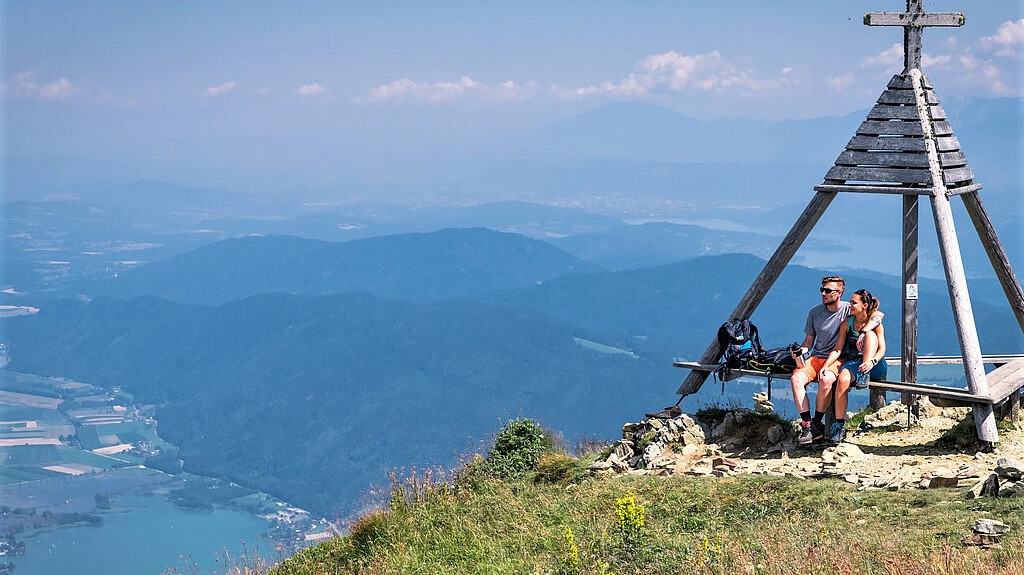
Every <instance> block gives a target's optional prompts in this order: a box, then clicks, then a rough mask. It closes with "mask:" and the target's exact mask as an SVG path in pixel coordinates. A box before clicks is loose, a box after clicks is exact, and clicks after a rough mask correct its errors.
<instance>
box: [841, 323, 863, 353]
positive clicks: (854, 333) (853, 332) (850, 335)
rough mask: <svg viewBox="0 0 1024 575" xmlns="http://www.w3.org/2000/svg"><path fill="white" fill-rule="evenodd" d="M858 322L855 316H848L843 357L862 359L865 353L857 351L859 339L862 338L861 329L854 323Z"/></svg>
mask: <svg viewBox="0 0 1024 575" xmlns="http://www.w3.org/2000/svg"><path fill="white" fill-rule="evenodd" d="M855 323H857V321H856V318H855V317H854V316H852V315H851V316H850V317H848V318H846V341H844V342H843V357H844V358H846V359H860V358H861V357H863V355H864V354H863V353H861V352H859V351H857V340H858V339H859V338H860V331H859V330H857V328H855V327H853V325H854V324H855Z"/></svg>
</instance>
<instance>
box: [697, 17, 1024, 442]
mask: <svg viewBox="0 0 1024 575" xmlns="http://www.w3.org/2000/svg"><path fill="white" fill-rule="evenodd" d="M964 22H965V18H964V15H963V14H961V13H926V12H925V11H924V7H923V0H907V10H906V12H875V13H870V14H867V15H865V17H864V23H865V24H866V25H868V26H901V27H903V29H904V70H903V72H901V73H900V74H897V75H895V76H893V77H892V79H891V80H890V81H889V84H888V85H887V86H886V88H885V90H884V91H883V92H882V94H881V96H879V98H878V101H877V103H876V104H875V105H874V107H872V108H871V111H870V112H868V115H867V118H866V119H865V120H864V122H863V123H861V125H860V127H858V128H857V132H856V133H855V134H854V136H853V137H852V138H851V139H850V142H849V143H848V144H847V145H846V148H845V149H844V150H843V151H842V152H841V153H840V154H839V157H838V158H836V161H835V164H834V165H833V166H832V167H831V168H830V169H829V170H828V172H827V173H826V174H825V178H824V181H823V182H822V183H821V185H818V186H816V187H815V188H814V190H815V192H816V193H815V195H814V197H813V198H812V199H811V201H810V203H809V204H808V205H807V207H806V208H805V209H804V211H803V213H802V214H801V215H800V217H799V218H798V219H797V221H796V223H795V224H794V225H793V227H792V229H790V231H789V233H788V234H787V235H786V237H785V238H784V239H783V240H782V244H781V245H780V246H779V247H778V248H777V249H776V251H775V253H774V254H773V255H772V257H771V259H769V260H768V263H767V264H766V265H765V267H764V269H763V270H762V271H761V273H760V275H758V277H757V278H756V279H755V280H754V283H753V285H751V287H750V289H749V290H748V291H747V293H746V294H745V295H744V297H743V298H742V299H741V300H740V303H739V305H737V306H736V309H735V310H734V311H733V313H732V315H731V316H730V317H732V318H749V317H750V316H751V315H752V314H753V313H754V310H755V309H756V308H757V306H758V304H759V303H760V302H761V300H762V299H763V297H764V296H765V294H766V293H767V292H768V290H769V289H770V288H771V286H772V284H774V283H775V280H776V279H777V278H778V276H779V275H780V274H781V273H782V271H783V269H784V268H785V266H786V265H787V264H788V263H789V261H790V259H791V258H792V257H793V254H795V253H796V251H797V249H798V248H799V247H800V245H801V244H802V243H803V241H804V240H805V239H806V237H807V235H808V234H809V233H810V231H811V229H812V228H813V227H814V225H815V224H816V223H817V221H818V220H819V219H820V218H821V215H822V214H823V213H824V212H825V209H826V208H827V207H828V206H829V204H830V203H831V202H832V200H833V199H835V197H836V194H838V193H840V192H844V193H846V192H855V193H874V194H878V193H880V194H899V195H902V196H903V262H904V265H903V284H904V286H905V291H904V297H903V301H902V306H901V307H902V317H903V330H902V339H901V350H902V354H901V364H902V379H903V381H901V382H872V384H871V388H872V405H875V406H876V407H877V406H879V405H880V404H884V402H885V395H884V394H885V390H886V389H889V390H893V391H900V392H901V393H902V394H903V399H904V401H905V402H906V403H908V404H909V403H912V402H913V401H914V398H915V396H916V395H929V396H932V397H934V398H939V399H944V400H946V401H953V402H958V403H961V404H968V405H972V406H973V407H974V420H975V426H976V428H977V431H978V437H979V438H980V439H981V440H982V441H986V442H990V443H995V442H997V441H998V439H999V436H998V433H997V431H996V426H995V417H994V407H995V406H997V405H1000V404H1002V403H1006V402H1007V401H1008V400H1009V401H1010V402H1011V403H1012V404H1013V407H1014V408H1015V409H1019V405H1020V389H1021V387H1022V386H1024V358H1017V359H1011V358H1003V359H1000V360H998V363H1005V365H1002V366H1001V367H998V368H997V369H996V370H995V371H993V372H992V373H989V374H986V373H985V370H984V363H985V362H993V363H995V362H996V361H994V360H993V359H992V358H983V357H982V354H981V347H980V344H979V342H978V332H977V326H976V325H975V322H974V313H973V310H972V308H971V300H970V295H969V293H968V290H967V281H966V277H965V274H964V267H963V261H962V259H961V255H960V244H959V241H958V239H957V235H956V229H955V227H954V224H953V213H952V209H951V206H950V197H952V196H959V197H960V198H961V199H962V200H963V202H964V205H965V206H966V208H967V212H968V214H969V215H970V217H971V221H972V222H973V223H974V227H975V229H976V230H977V232H978V234H979V235H980V237H981V242H982V245H983V246H984V247H985V251H986V253H987V254H988V257H989V260H990V262H991V263H992V267H993V269H994V270H995V273H996V275H997V277H998V278H999V281H1000V284H1001V285H1002V288H1003V291H1004V292H1005V294H1006V297H1007V300H1008V301H1009V303H1010V307H1011V309H1012V310H1013V313H1014V314H1015V315H1016V317H1017V323H1018V324H1019V325H1020V328H1021V331H1022V332H1024V291H1022V290H1021V285H1020V282H1019V281H1017V278H1016V276H1015V275H1014V273H1013V269H1012V268H1011V266H1010V262H1009V260H1008V259H1007V257H1006V253H1005V252H1004V251H1003V248H1002V246H1001V245H1000V243H999V238H998V236H997V235H996V231H995V228H993V227H992V222H991V221H990V220H989V217H988V214H987V213H986V212H985V209H984V207H983V206H982V204H981V199H980V198H979V197H978V191H979V190H980V189H981V186H980V185H979V184H977V183H975V181H974V173H973V171H972V170H971V168H970V166H969V165H968V162H967V158H966V156H964V154H963V152H962V151H961V149H960V142H959V141H958V140H957V138H956V135H955V134H954V132H953V128H952V127H951V126H950V124H949V122H948V121H947V118H946V113H945V111H944V110H943V109H942V106H941V105H940V104H939V98H938V96H937V95H936V94H935V91H934V89H933V87H932V85H931V84H930V83H929V82H928V79H927V78H926V77H925V76H924V74H922V73H921V37H922V32H923V29H924V28H925V27H929V26H962V25H963V24H964ZM921 196H925V197H927V198H928V200H929V201H930V202H931V207H932V214H933V217H934V220H935V230H936V232H937V234H938V238H939V247H940V250H941V253H942V262H943V266H944V268H945V273H946V280H947V283H948V284H949V296H950V301H951V303H952V306H953V316H954V320H955V322H956V328H957V334H958V336H959V342H960V350H961V353H962V356H961V358H960V359H961V360H962V363H963V366H964V372H965V374H966V376H967V382H968V386H969V392H968V390H962V389H956V388H949V387H941V386H934V385H922V384H918V383H917V364H918V357H917V267H918V262H917V259H918V255H917V231H918V201H919V199H920V198H921ZM718 352H719V344H718V341H717V340H715V341H712V343H711V345H710V346H709V347H708V348H707V350H706V351H705V352H704V355H703V356H702V358H701V360H700V362H699V363H695V364H690V363H687V362H680V363H677V365H680V366H681V367H689V368H691V369H692V370H693V371H691V373H690V375H689V376H688V377H687V378H686V379H685V380H684V381H683V383H682V385H681V386H680V388H679V391H678V393H679V394H680V395H682V396H686V395H690V394H692V393H695V392H696V391H697V390H698V389H700V387H701V385H703V383H704V381H705V380H706V379H707V377H708V375H709V373H710V367H711V366H710V365H709V364H711V363H712V362H714V361H715V359H716V358H717V357H718Z"/></svg>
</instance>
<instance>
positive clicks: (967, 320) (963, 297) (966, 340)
mask: <svg viewBox="0 0 1024 575" xmlns="http://www.w3.org/2000/svg"><path fill="white" fill-rule="evenodd" d="M910 77H911V80H912V81H913V84H914V93H915V94H917V108H918V110H919V111H920V113H921V126H922V127H923V128H924V129H925V134H924V139H925V145H926V146H927V147H928V156H929V158H931V162H930V163H931V166H930V170H931V172H932V176H933V178H932V181H933V182H934V184H933V185H934V189H933V192H934V193H933V194H932V196H931V203H932V217H933V219H934V220H935V231H936V233H937V234H938V236H939V251H940V252H941V253H942V264H943V269H944V270H945V273H946V283H947V284H948V286H949V299H950V303H951V304H952V306H953V318H954V320H955V323H956V330H957V335H958V337H959V339H960V351H961V353H962V354H963V357H964V374H965V375H966V376H967V385H968V386H969V387H970V390H971V393H972V394H973V395H975V396H978V397H983V396H987V395H988V393H989V390H988V382H987V380H986V378H985V367H984V365H983V364H982V360H981V344H980V343H979V342H978V328H977V325H975V323H974V310H973V309H972V308H971V297H970V293H969V292H968V291H967V276H966V274H965V273H964V262H963V258H962V256H961V254H960V242H959V240H958V239H957V237H956V227H955V226H954V224H953V210H952V208H951V207H950V205H949V198H948V197H947V196H946V186H945V184H944V183H943V179H942V176H941V167H940V165H939V157H938V151H937V150H936V149H935V143H934V141H933V138H934V136H935V134H933V133H932V131H931V128H932V126H933V125H934V124H932V123H931V122H930V121H929V118H928V104H927V102H926V101H925V99H924V86H923V82H922V75H921V71H920V70H916V69H915V70H911V71H910ZM974 426H975V429H976V430H977V432H978V439H980V440H981V441H985V442H988V443H997V442H998V441H999V432H998V431H997V430H996V418H995V414H994V413H993V410H992V406H990V405H989V406H984V405H976V406H975V407H974Z"/></svg>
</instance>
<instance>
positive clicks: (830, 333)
mask: <svg viewBox="0 0 1024 575" xmlns="http://www.w3.org/2000/svg"><path fill="white" fill-rule="evenodd" d="M849 315H850V302H847V301H841V302H839V307H838V308H837V309H836V311H828V309H827V308H826V307H825V304H822V305H819V306H815V307H812V308H811V311H809V312H807V324H806V325H805V326H804V333H806V334H807V335H809V336H811V337H813V338H814V345H813V346H811V357H828V354H829V353H830V352H831V351H832V350H833V349H835V347H836V341H838V340H839V327H840V326H841V325H843V322H844V321H846V318H847V317H849Z"/></svg>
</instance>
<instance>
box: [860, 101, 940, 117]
mask: <svg viewBox="0 0 1024 575" xmlns="http://www.w3.org/2000/svg"><path fill="white" fill-rule="evenodd" d="M931 116H932V119H933V120H945V119H946V111H945V110H943V109H942V106H939V105H932V106H931ZM868 119H869V120H916V119H917V108H916V107H914V106H900V105H891V104H875V106H874V107H873V108H871V109H870V110H869V111H868Z"/></svg>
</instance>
